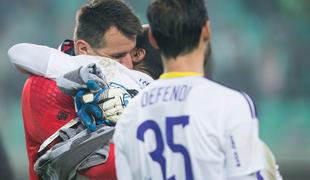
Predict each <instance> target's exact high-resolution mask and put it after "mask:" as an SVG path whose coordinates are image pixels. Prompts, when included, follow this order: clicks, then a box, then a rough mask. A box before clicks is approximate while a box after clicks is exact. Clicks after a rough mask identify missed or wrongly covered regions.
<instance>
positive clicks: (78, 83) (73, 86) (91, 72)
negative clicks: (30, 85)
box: [56, 63, 107, 96]
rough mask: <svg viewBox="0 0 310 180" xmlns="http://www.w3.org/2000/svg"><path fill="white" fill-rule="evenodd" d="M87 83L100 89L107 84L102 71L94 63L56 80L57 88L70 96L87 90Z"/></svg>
mask: <svg viewBox="0 0 310 180" xmlns="http://www.w3.org/2000/svg"><path fill="white" fill-rule="evenodd" d="M89 81H94V82H96V83H97V84H98V85H99V86H100V87H102V86H104V85H106V84H107V83H106V82H105V77H104V75H103V73H102V71H101V70H100V68H98V67H97V65H96V64H94V63H91V64H88V65H86V66H81V67H80V68H78V69H76V70H74V71H71V72H69V73H66V74H65V75H63V76H61V77H59V78H57V79H56V82H57V86H58V87H59V88H60V89H61V90H62V91H63V92H64V93H66V94H68V95H71V96H75V95H76V93H77V92H78V90H80V89H86V88H88V87H87V86H88V85H87V82H89Z"/></svg>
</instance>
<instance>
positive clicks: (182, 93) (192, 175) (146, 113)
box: [114, 73, 264, 180]
mask: <svg viewBox="0 0 310 180" xmlns="http://www.w3.org/2000/svg"><path fill="white" fill-rule="evenodd" d="M189 75H190V74H189ZM167 76H168V77H169V76H172V77H174V76H178V74H173V73H172V74H164V75H162V77H167ZM183 76H184V77H183ZM114 142H115V146H116V169H117V176H118V178H119V179H121V180H122V179H126V180H128V179H132V180H135V179H187V180H190V179H204V180H208V179H210V180H222V179H228V178H236V179H238V177H242V176H247V175H250V174H253V173H254V174H255V173H256V172H259V171H260V170H262V169H263V158H264V149H263V145H262V142H261V141H260V139H259V137H258V122H257V118H256V114H255V108H254V105H253V102H252V100H251V99H250V98H249V96H247V95H246V94H245V93H243V92H238V91H235V90H232V89H229V88H227V87H224V86H222V85H219V84H217V83H215V82H213V81H210V80H208V79H205V78H203V77H197V76H185V75H184V74H181V75H180V77H176V78H169V79H160V80H157V81H155V82H153V83H152V84H151V85H150V86H148V87H147V88H145V89H144V90H143V91H142V92H141V93H140V94H139V95H138V96H137V97H135V98H134V99H133V100H132V101H131V102H130V103H129V105H128V107H127V109H126V110H125V112H124V114H123V115H122V118H121V119H120V120H119V121H118V123H117V125H116V132H115V134H114ZM258 175H259V173H258ZM258 178H261V177H258Z"/></svg>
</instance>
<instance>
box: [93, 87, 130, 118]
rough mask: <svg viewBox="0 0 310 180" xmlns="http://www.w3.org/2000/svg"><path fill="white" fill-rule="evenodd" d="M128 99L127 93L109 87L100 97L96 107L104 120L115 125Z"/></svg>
mask: <svg viewBox="0 0 310 180" xmlns="http://www.w3.org/2000/svg"><path fill="white" fill-rule="evenodd" d="M128 98H130V96H129V94H128V93H127V91H125V90H123V89H121V88H117V87H110V88H109V89H107V90H106V91H104V92H103V93H102V94H101V95H100V98H99V99H100V100H99V101H98V106H99V107H100V109H101V110H102V111H103V114H104V117H105V119H106V120H108V121H111V122H113V123H115V124H116V123H117V121H118V120H119V118H120V116H121V114H122V113H123V111H124V109H125V107H126V105H127V104H128Z"/></svg>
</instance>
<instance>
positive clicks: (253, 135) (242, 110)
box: [225, 94, 264, 178]
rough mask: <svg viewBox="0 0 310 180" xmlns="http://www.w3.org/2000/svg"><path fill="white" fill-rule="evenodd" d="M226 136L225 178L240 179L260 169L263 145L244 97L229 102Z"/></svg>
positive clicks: (251, 109) (248, 104)
mask: <svg viewBox="0 0 310 180" xmlns="http://www.w3.org/2000/svg"><path fill="white" fill-rule="evenodd" d="M231 100H232V101H230V102H231V103H230V104H229V105H228V106H229V107H228V113H227V115H228V116H227V120H228V123H227V124H228V130H227V133H226V136H225V138H226V140H225V142H226V145H225V147H226V148H225V149H226V152H225V153H226V167H227V177H228V178H235V177H243V176H248V175H251V174H254V173H256V172H259V171H260V170H262V169H263V158H264V152H263V144H262V142H261V140H260V139H259V136H258V120H257V118H256V116H255V112H254V111H255V110H254V108H252V105H253V103H252V101H251V100H250V99H249V98H248V96H245V95H243V96H242V95H240V94H239V95H238V96H236V97H235V98H233V99H231Z"/></svg>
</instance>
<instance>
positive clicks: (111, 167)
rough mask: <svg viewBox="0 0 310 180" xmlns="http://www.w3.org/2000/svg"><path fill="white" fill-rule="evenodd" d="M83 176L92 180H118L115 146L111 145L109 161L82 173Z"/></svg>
mask: <svg viewBox="0 0 310 180" xmlns="http://www.w3.org/2000/svg"><path fill="white" fill-rule="evenodd" d="M80 173H81V175H83V176H86V177H88V178H90V179H91V180H99V179H100V180H104V179H108V180H114V179H117V178H116V169H115V154H114V144H110V151H109V156H108V159H107V161H106V162H105V163H104V164H100V165H97V166H94V167H92V168H90V169H87V170H84V171H81V172H80Z"/></svg>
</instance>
